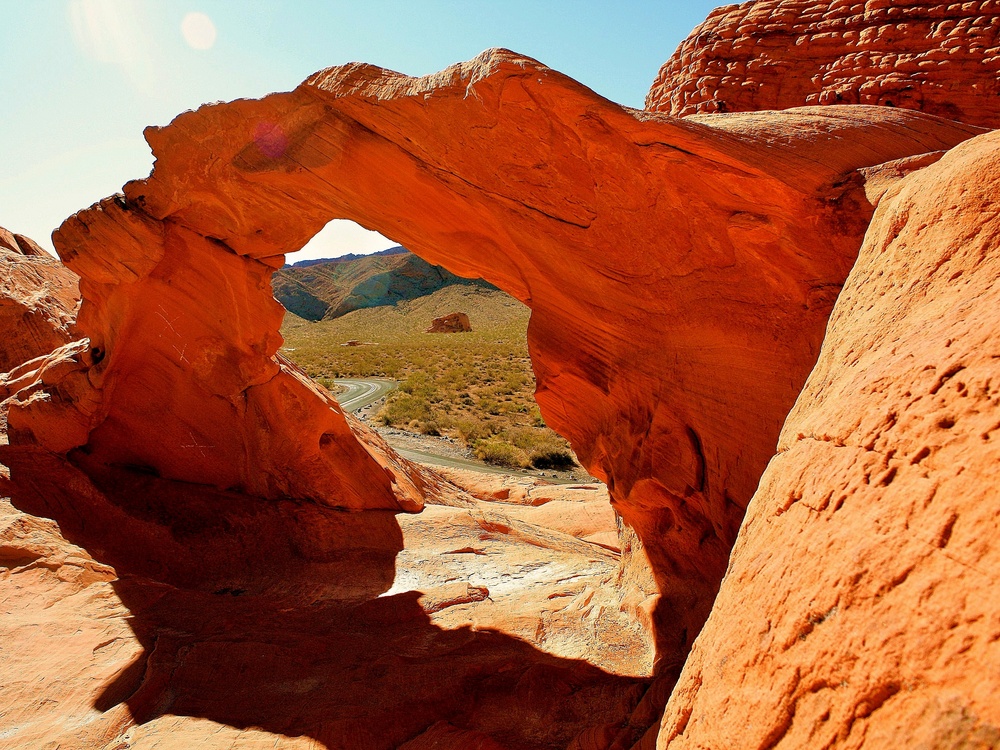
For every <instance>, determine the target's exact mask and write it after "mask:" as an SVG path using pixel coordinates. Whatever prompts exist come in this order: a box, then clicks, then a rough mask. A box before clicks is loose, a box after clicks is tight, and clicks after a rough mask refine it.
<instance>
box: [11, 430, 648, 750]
mask: <svg viewBox="0 0 1000 750" xmlns="http://www.w3.org/2000/svg"><path fill="white" fill-rule="evenodd" d="M4 455H5V456H6V458H7V460H8V461H9V462H10V463H11V469H12V473H13V474H14V476H15V477H16V481H14V482H10V481H7V480H6V478H5V476H4V475H2V474H0V498H4V499H0V611H3V612H4V613H5V614H4V617H2V618H0V644H3V646H2V648H3V654H4V658H2V659H0V706H2V707H3V714H2V717H0V727H2V731H3V746H4V748H10V749H11V750H37V749H38V748H44V747H50V746H51V747H55V746H56V745H58V746H59V747H60V748H68V749H72V750H93V749H94V748H103V749H105V750H124V748H125V747H128V748H133V750H153V749H154V748H166V747H169V748H195V747H197V748H209V749H210V750H214V749H218V750H227V749H228V748H232V747H239V748H261V749H262V750H263V749H264V748H267V749H268V750H273V748H279V749H280V750H291V749H293V748H294V749H295V750H303V749H305V748H309V749H310V750H315V749H316V748H320V747H322V748H338V749H341V750H395V749H396V748H398V747H400V746H406V747H413V748H425V750H426V749H427V748H442V747H445V748H448V747H453V748H462V749H463V750H464V749H465V748H475V747H479V748H482V750H497V748H500V749H501V750H524V749H528V748H530V749H531V750H548V749H549V748H557V747H567V746H568V745H570V743H572V742H574V740H575V738H577V737H578V736H580V735H581V734H584V735H588V734H590V733H591V730H592V729H593V728H594V727H599V728H600V730H601V732H603V733H611V734H612V736H613V737H614V738H620V741H621V743H622V744H623V746H624V747H629V746H631V744H632V743H633V742H634V741H635V740H636V739H637V737H638V736H639V735H641V734H642V733H644V732H646V731H647V730H648V727H650V726H651V725H653V724H655V723H656V720H657V715H656V712H655V710H654V711H650V710H649V706H650V702H651V701H657V700H659V696H660V695H661V694H662V693H663V690H662V688H661V689H659V690H658V691H656V692H653V693H652V694H650V691H648V690H647V686H648V685H649V679H648V676H649V671H650V667H651V663H652V660H651V653H652V652H651V650H650V649H649V648H648V641H647V639H646V638H644V637H643V633H642V631H641V628H639V627H638V626H637V624H636V623H635V622H634V620H632V618H630V617H628V616H627V615H626V614H624V613H622V612H620V611H619V608H618V605H617V596H616V592H615V588H614V586H613V585H610V584H611V582H612V581H613V580H614V579H615V577H616V576H617V574H618V570H617V559H616V557H617V556H616V555H615V554H614V553H612V552H610V551H609V550H606V549H603V548H602V547H600V546H598V545H594V544H589V543H587V542H584V541H581V540H579V539H575V538H574V537H572V536H569V535H567V534H565V533H562V532H560V531H558V530H555V529H550V528H546V527H544V526H541V525H538V524H533V523H530V522H524V521H520V520H518V519H517V518H514V517H512V516H510V515H508V513H507V512H506V510H507V505H506V504H503V503H496V502H490V503H483V502H478V501H475V500H473V499H471V498H469V497H468V496H459V495H455V496H453V497H451V498H450V499H451V500H452V502H454V503H455V505H453V506H436V505H435V506H428V507H427V508H426V509H425V510H424V512H423V513H420V514H402V515H398V516H397V515H396V514H395V513H392V512H389V511H383V510H366V511H360V512H355V513H344V512H342V511H338V510H335V509H331V508H329V507H324V506H322V505H319V504H314V503H302V502H293V501H287V500H286V501H274V500H263V499H259V498H258V499H254V498H250V497H247V496H245V495H241V496H237V495H235V494H233V493H229V492H224V491H220V490H213V489H211V488H207V487H204V486H198V485H193V484H188V483H181V482H176V481H172V480H165V479H160V478H156V477H153V476H151V475H148V474H147V475H141V474H138V473H136V472H134V471H131V470H127V469H116V468H106V467H101V466H98V465H92V464H87V465H85V466H84V468H85V469H86V470H87V473H84V471H83V470H81V468H78V467H75V466H73V465H72V464H70V463H69V462H68V461H66V460H65V459H63V458H60V457H56V456H53V455H52V454H46V453H40V452H38V451H37V450H36V449H34V448H24V447H22V448H17V447H13V448H8V449H7V450H6V451H5V454H4ZM84 463H86V460H84ZM7 495H11V496H12V499H13V503H14V505H13V506H12V505H11V504H10V503H9V502H8V501H7V500H6V499H5V498H6V496H7ZM140 501H141V502H140ZM511 507H514V508H518V507H521V506H511ZM41 517H53V518H58V519H59V525H58V526H57V525H56V524H55V523H53V522H51V521H47V520H42V518H41ZM68 539H71V540H73V541H74V542H76V544H74V543H72V542H70V541H67V540H68ZM77 544H78V545H80V546H77ZM95 558H100V559H101V560H102V561H103V562H97V560H96V559H95ZM657 684H660V683H657ZM660 705H662V703H661V704H660ZM406 743H411V744H409V745H407V744H406ZM449 743H450V744H449ZM587 747H589V746H587Z"/></svg>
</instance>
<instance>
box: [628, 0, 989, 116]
mask: <svg viewBox="0 0 1000 750" xmlns="http://www.w3.org/2000/svg"><path fill="white" fill-rule="evenodd" d="M810 104H876V105H882V106H889V107H903V108H905V109H915V110H920V111H922V112H929V113H931V114H935V115H939V116H940V117H945V118H947V119H950V120H961V121H962V122H968V123H972V124H975V125H981V126H984V127H989V128H995V127H998V126H1000V5H998V4H997V2H996V0H977V1H976V2H966V3H941V2H936V1H935V0H906V2H890V0H867V2H851V1H849V0H847V1H845V2H816V0H763V1H762V2H752V3H742V4H740V5H727V6H724V7H721V8H718V9H717V10H715V11H713V12H712V13H711V14H710V15H709V17H708V19H707V20H706V21H705V22H704V23H702V24H701V26H699V27H698V28H696V29H695V30H694V31H693V32H692V33H691V35H690V36H688V38H687V39H686V40H684V42H682V43H681V45H680V47H678V49H677V51H676V52H675V53H674V54H673V56H671V58H670V59H669V60H668V61H667V62H666V63H665V64H664V65H663V67H662V68H661V69H660V72H659V75H658V76H657V78H656V82H655V83H654V84H653V87H652V89H651V90H650V92H649V95H648V96H647V98H646V108H647V109H650V110H654V111H657V112H665V113H669V114H672V115H678V116H683V115H689V114H694V113H697V112H747V111H758V110H764V109H787V108H789V107H799V106H802V105H810Z"/></svg>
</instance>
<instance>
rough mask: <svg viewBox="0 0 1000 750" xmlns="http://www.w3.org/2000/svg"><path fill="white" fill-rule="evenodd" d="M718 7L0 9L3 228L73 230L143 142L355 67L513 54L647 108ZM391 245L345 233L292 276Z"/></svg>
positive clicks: (402, 67) (354, 230) (477, 4)
mask: <svg viewBox="0 0 1000 750" xmlns="http://www.w3.org/2000/svg"><path fill="white" fill-rule="evenodd" d="M718 4H719V3H717V2H714V0H685V1H683V2H680V1H674V0H645V1H643V2H639V1H637V0H636V1H633V2H629V1H628V0H618V1H617V2H611V0H574V1H572V2H569V1H567V2H564V1H563V0H533V1H525V2H522V1H520V0H503V1H499V0H493V1H491V2H485V1H481V0H464V1H458V0H454V1H449V0H409V1H408V2H407V1H405V0H401V1H399V2H377V1H376V0H349V1H347V2H341V1H340V0H325V1H322V0H312V1H310V0H296V1H293V0H271V1H270V2H264V0H184V1H181V0H0V107H2V110H0V226H3V227H6V228H7V229H10V230H12V231H14V232H20V233H22V234H26V235H28V236H29V237H32V238H33V239H35V240H37V241H38V242H39V243H41V244H42V245H44V246H46V247H49V248H51V240H50V237H49V235H50V234H51V232H52V230H53V229H55V228H56V227H57V226H58V225H59V224H60V223H61V222H62V220H63V219H64V218H66V217H67V216H69V215H70V214H72V213H73V212H75V211H77V210H79V209H81V208H85V207H87V206H89V205H90V204H91V203H93V202H95V201H97V200H100V199H101V198H103V197H105V196H107V195H111V194H112V193H115V192H118V191H119V190H120V189H121V186H122V185H123V184H124V183H125V182H127V181H128V180H130V179H135V178H140V177H145V176H146V175H147V174H149V171H150V169H151V167H152V161H153V159H152V155H151V153H150V151H149V148H148V147H147V146H146V142H145V141H144V140H143V137H142V130H143V128H144V127H145V126H147V125H163V124H166V123H168V122H169V121H170V120H171V119H172V118H173V117H174V116H175V115H177V114H178V113H180V112H182V111H184V110H186V109H193V108H195V107H197V106H198V105H200V104H202V103H204V102H211V101H218V100H231V99H235V98H239V97H259V96H263V95H264V94H267V93H269V92H271V91H288V90H290V89H292V88H294V87H295V86H296V85H297V84H298V83H299V82H301V81H302V80H303V79H304V78H306V77H307V76H308V75H309V74H311V73H313V72H315V71H317V70H320V69H322V68H325V67H329V66H331V65H339V64H342V63H346V62H351V61H355V60H360V61H365V62H371V63H375V64H377V65H381V66H383V67H386V68H391V69H393V70H398V71H400V72H403V73H407V74H409V75H423V74H426V73H431V72H434V71H437V70H441V69H442V68H445V67H447V66H448V65H450V64H452V63H455V62H459V61H461V60H467V59H469V58H471V57H474V56H475V55H477V54H479V53H480V52H481V51H483V50H484V49H487V48H489V47H507V48H510V49H513V50H515V51H517V52H521V53H523V54H527V55H530V56H531V57H534V58H536V59H538V60H540V61H541V62H543V63H545V64H546V65H548V66H550V67H553V68H555V69H557V70H560V71H562V72H563V73H566V74H568V75H570V76H572V77H574V78H576V79H577V80H579V81H581V82H582V83H584V84H586V85H587V86H589V87H590V88H592V89H594V90H595V91H597V92H598V93H599V94H602V95H603V96H606V97H608V98H609V99H612V100H614V101H617V102H620V103H622V104H627V105H629V106H633V107H641V106H642V104H643V99H644V98H645V95H646V91H647V90H648V89H649V87H650V84H651V83H652V82H653V78H654V77H655V75H656V72H657V70H658V69H659V67H660V65H661V64H662V63H663V62H664V61H665V60H666V59H667V57H669V56H670V54H671V53H672V52H673V51H674V49H675V48H676V46H677V45H678V44H679V43H680V41H681V40H682V39H683V38H684V37H685V36H687V34H688V33H689V32H690V31H691V30H692V29H693V28H694V27H695V26H696V25H697V24H698V23H700V22H701V21H702V20H703V19H704V18H705V16H706V15H707V14H708V12H709V10H711V8H713V7H715V6H716V5H718ZM392 244H394V243H392V242H390V241H388V240H386V239H385V238H383V237H381V236H380V235H376V234H375V233H374V232H367V231H365V230H363V229H361V228H360V227H357V226H356V225H350V224H349V222H336V223H335V224H331V225H330V226H329V227H328V228H327V229H326V230H324V231H323V232H322V233H321V234H320V235H318V236H317V237H316V238H315V239H314V240H313V242H311V243H310V245H309V247H308V248H307V250H305V251H303V252H302V253H299V254H296V255H295V256H294V257H293V258H292V260H301V259H303V258H305V257H331V256H335V255H340V254H343V253H348V252H370V251H373V250H379V249H382V248H385V247H389V246H390V245H392Z"/></svg>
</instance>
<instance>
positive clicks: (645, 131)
mask: <svg viewBox="0 0 1000 750" xmlns="http://www.w3.org/2000/svg"><path fill="white" fill-rule="evenodd" d="M977 132H979V131H978V130H977V129H975V128H971V127H967V126H963V125H960V124H958V123H952V122H945V121H942V120H938V119H935V118H933V117H929V116H925V115H921V114H920V113H915V112H907V111H900V110H895V109H886V108H876V107H850V108H848V107H845V108H837V109H836V110H831V109H818V108H817V109H801V110H793V111H789V112H784V113H781V114H780V115H776V114H775V113H758V114H748V115H716V116H699V117H694V118H689V119H687V120H676V119H671V118H668V117H665V116H661V115H656V114H652V113H649V112H639V111H635V110H630V109H628V108H624V107H621V106H619V105H616V104H614V103H612V102H609V101H607V100H605V99H603V98H601V97H599V96H597V95H596V94H594V93H593V92H592V91H590V90H589V89H587V88H585V87H584V86H582V85H580V84H579V83H577V82H575V81H573V80H571V79H569V78H567V77H566V76H563V75H561V74H559V73H557V72H555V71H553V70H551V69H548V68H546V67H544V66H543V65H541V64H539V63H537V62H536V61H534V60H531V59H529V58H525V57H522V56H519V55H516V54H514V53H511V52H508V51H504V50H493V51H489V52H486V53H484V54H483V55H481V56H480V57H478V58H476V59H475V60H472V61H470V62H468V63H463V64H460V65H457V66H454V67H452V68H449V69H447V70H445V71H443V72H441V73H438V74H435V75H432V76H427V77H424V78H409V77H406V76H403V75H400V74H398V73H393V72H390V71H386V70H383V69H380V68H376V67H373V66H369V65H360V64H356V65H348V66H343V67H339V68H331V69H329V70H326V71H322V72H320V73H318V74H316V75H315V76H313V77H311V78H309V79H308V80H307V81H305V82H304V83H303V84H302V85H301V86H299V87H298V88H297V89H295V90H294V91H292V92H289V93H282V94H273V95H270V96H267V97H265V98H263V99H260V100H240V101H235V102H231V103H228V104H214V105H206V106H204V107H201V108H200V109H198V110H197V111H195V112H187V113H184V114H182V115H180V116H179V117H177V118H176V119H175V120H174V121H173V122H172V123H171V124H170V125H169V126H166V127H164V128H150V129H148V130H147V132H146V137H147V140H148V141H149V143H150V145H151V146H152V148H153V151H154V154H155V156H156V165H155V168H154V171H153V174H152V175H151V176H150V177H149V178H148V179H145V180H140V181H136V182H132V183H129V184H128V185H126V186H125V191H124V195H123V196H116V197H113V198H109V199H106V200H104V201H102V202H101V203H99V204H97V205H95V206H93V207H92V208H90V209H87V210H85V211H82V212H80V213H79V214H77V215H76V216H74V217H72V218H70V219H69V220H67V222H66V223H64V224H63V226H62V227H61V228H60V229H59V230H58V231H57V233H56V235H55V237H54V240H55V243H56V246H57V248H58V250H59V252H60V254H61V256H62V257H63V259H64V260H65V262H66V264H67V265H68V266H69V267H70V268H71V269H72V270H73V271H75V272H76V273H77V274H79V275H80V277H81V287H80V288H81V293H82V296H83V304H82V307H81V311H80V316H79V327H80V330H81V331H82V332H83V333H84V334H85V335H86V336H88V337H89V347H86V348H84V347H82V346H79V345H78V346H76V348H69V349H64V350H61V351H60V352H57V353H56V354H55V355H53V357H51V358H50V360H49V361H48V362H47V363H46V364H45V366H44V367H43V369H42V371H41V373H40V374H39V376H38V378H37V379H36V380H35V382H34V384H33V385H30V386H28V387H26V388H25V389H23V390H22V392H21V393H20V394H18V396H17V397H16V398H15V401H14V402H13V403H12V405H11V408H10V417H9V421H10V426H11V441H12V442H13V443H18V442H20V443H26V444H37V445H41V446H43V447H45V448H47V449H49V450H52V451H56V452H66V451H70V450H74V449H79V450H83V451H85V452H87V453H88V454H89V461H91V462H97V463H105V464H124V465H130V466H138V467H141V468H142V469H143V470H146V471H151V472H154V473H157V474H159V475H161V476H164V477H169V478H173V479H180V480H185V481H189V482H199V483H204V484H210V485H215V486H219V487H223V488H234V489H238V490H241V491H244V492H247V493H250V494H254V495H257V496H262V497H270V498H284V497H290V498H295V499H300V500H311V501H315V502H319V503H323V504H328V505H333V506H336V507H344V508H354V509H360V508H396V509H405V510H416V509H419V507H420V506H421V503H422V501H423V500H422V499H423V498H424V497H426V496H427V495H428V494H433V493H434V492H435V481H436V480H435V478H434V476H433V475H432V474H430V473H428V472H425V471H423V470H421V469H420V468H419V467H416V466H414V465H411V464H409V463H407V462H406V461H403V460H402V459H400V458H399V457H397V456H395V454H394V453H393V452H392V451H391V450H390V449H388V447H387V446H385V445H383V444H381V443H380V442H379V441H378V439H377V437H376V436H374V435H372V434H370V433H368V432H366V431H365V430H363V429H362V428H361V427H360V426H359V425H358V424H356V423H353V422H351V421H350V419H349V418H348V417H346V416H345V415H343V414H342V413H341V412H340V410H339V408H338V407H337V406H336V404H335V403H334V402H333V401H332V399H330V398H329V396H328V395H327V394H325V393H324V392H322V390H321V389H318V388H317V387H316V386H314V385H313V384H311V383H310V382H309V380H308V378H306V377H304V375H302V374H301V373H299V372H297V370H296V368H295V367H294V365H292V364H291V363H289V362H287V361H285V360H283V359H282V358H281V357H280V356H279V355H277V350H278V347H279V346H280V336H279V334H278V327H279V324H280V320H281V309H280V306H278V305H277V303H276V302H275V301H274V300H273V298H272V297H271V294H270V288H269V279H270V275H271V273H272V271H273V269H274V268H276V267H278V266H280V265H281V263H282V262H283V255H284V254H285V253H287V252H291V251H294V250H297V249H298V248H299V247H301V246H302V245H303V244H304V243H305V242H306V241H307V240H308V239H309V237H311V236H312V235H313V234H314V233H315V232H317V231H319V229H320V228H322V227H323V226H324V225H325V224H326V223H327V222H328V221H329V220H330V219H332V218H347V219H352V220H354V221H357V222H358V223H360V224H362V225H363V226H365V227H367V228H370V229H374V230H377V231H379V232H381V233H382V234H384V235H386V236H387V237H391V238H392V239H393V240H395V241H398V242H400V243H401V244H404V245H406V246H407V247H408V248H410V249H411V250H413V251H414V252H416V253H417V254H419V255H421V256H422V257H424V258H425V259H426V260H428V261H431V262H433V263H436V264H440V265H443V266H445V267H447V268H448V269H449V270H451V271H453V272H455V273H459V274H462V275H469V276H482V277H484V278H486V279H487V280H488V281H490V282H492V283H493V284H496V285H497V286H499V287H501V288H502V289H504V290H506V291H507V292H509V293H511V294H512V295H514V296H516V297H517V298H519V299H520V300H522V301H523V302H525V303H526V304H528V305H529V306H530V307H531V309H532V319H531V324H530V328H529V347H530V350H531V355H532V361H533V364H534V368H535V372H536V375H537V379H538V393H537V398H538V402H539V405H540V407H541V409H542V412H543V414H544V416H545V418H546V420H547V421H548V423H549V424H550V425H551V426H553V427H554V428H555V429H556V430H558V431H559V432H561V433H562V434H563V435H565V436H566V437H567V438H569V439H570V441H571V442H572V444H573V446H574V448H575V450H576V451H577V453H578V455H579V456H580V457H581V459H582V461H583V462H584V464H585V466H586V467H587V468H588V469H589V470H590V471H591V472H592V473H594V474H595V475H596V476H598V477H600V478H602V479H604V480H606V481H607V483H608V485H609V487H610V489H611V494H612V498H613V503H614V505H615V507H616V509H617V510H618V512H619V513H620V515H621V516H622V518H623V519H624V520H625V522H626V523H627V524H628V526H629V527H630V528H631V529H633V530H634V532H635V533H634V534H632V535H630V536H629V544H627V545H626V555H625V558H626V564H625V566H624V568H623V571H622V578H623V583H624V584H626V587H627V588H630V589H635V590H638V591H640V592H643V591H644V592H646V593H648V594H649V595H650V596H649V598H648V599H646V600H645V601H643V596H642V595H641V594H639V595H636V596H634V597H633V598H632V599H631V600H630V602H629V603H630V604H631V605H633V606H635V607H636V608H637V610H638V611H640V612H642V611H645V612H648V613H649V614H650V616H651V618H652V621H653V623H654V628H655V630H656V634H657V640H658V646H659V651H660V656H661V659H662V660H663V661H662V663H663V664H664V665H674V664H677V663H679V661H680V659H681V658H682V657H683V654H684V653H686V651H687V649H688V648H689V646H690V643H691V641H692V640H693V638H694V636H695V634H696V633H697V631H698V629H699V628H700V627H701V624H702V623H703V622H704V620H705V618H706V616H707V615H708V612H709V609H710V607H711V603H712V600H713V598H714V595H715V592H716V590H717V588H718V584H719V581H720V580H721V578H722V575H723V573H724V571H725V569H726V564H727V559H728V554H729V550H730V548H731V546H732V544H733V542H734V540H735V536H736V532H737V530H738V528H739V524H740V521H741V519H742V516H743V512H744V509H745V507H746V504H747V503H748V501H749V499H750V497H751V495H752V494H753V492H754V489H755V488H756V485H757V482H758V479H759V478H760V476H761V473H762V472H763V470H764V467H765V465H766V464H767V462H768V460H769V459H770V457H771V455H772V454H773V452H774V449H775V445H776V442H777V437H778V432H779V429H780V427H781V424H782V422H783V420H784V418H785V415H786V414H787V413H788V410H789V409H790V407H791V406H792V403H793V402H794V400H795V398H796V396H797V394H798V393H799V391H800V389H801V387H802V384H803V383H804V382H805V379H806V376H807V375H808V374H809V371H810V369H811V368H812V365H813V363H814V361H815V359H816V357H817V355H818V352H819V347H820V343H821V341H822V337H823V332H824V327H825V324H826V320H827V317H828V316H829V313H830V310H831V307H832V304H833V301H834V300H835V298H836V295H837V292H838V291H839V288H840V286H841V285H842V284H843V282H844V279H845V278H846V276H847V274H848V272H849V270H850V268H851V265H852V263H853V261H854V258H855V256H856V253H857V251H858V248H859V247H860V245H861V240H862V237H863V235H864V232H865V229H866V227H867V224H868V221H869V219H870V216H871V212H872V205H871V202H872V201H871V200H870V199H869V197H868V196H866V193H865V190H864V188H865V184H864V183H865V180H864V178H863V176H862V175H861V173H860V172H859V171H858V170H859V169H861V168H864V167H868V166H872V165H877V164H881V163H883V162H887V161H890V160H895V159H902V158H905V157H909V156H911V155H914V154H924V153H927V152H937V151H940V150H943V149H947V148H949V147H951V146H952V145H954V144H956V143H958V142H960V141H962V140H964V139H966V138H969V137H971V136H972V135H974V134H975V133H977ZM650 571H651V573H652V575H651V576H650V575H649V573H650Z"/></svg>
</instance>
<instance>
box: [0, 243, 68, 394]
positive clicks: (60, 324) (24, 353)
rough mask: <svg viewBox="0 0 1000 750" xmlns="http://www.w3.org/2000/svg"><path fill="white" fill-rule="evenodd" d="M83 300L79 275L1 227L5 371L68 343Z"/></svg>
mask: <svg viewBox="0 0 1000 750" xmlns="http://www.w3.org/2000/svg"><path fill="white" fill-rule="evenodd" d="M79 299H80V291H79V287H78V279H77V276H76V274H74V273H73V272H72V271H70V270H69V269H67V268H66V267H65V266H63V264H62V263H60V262H59V261H58V260H57V259H56V258H53V257H52V256H51V255H49V254H48V253H46V252H45V251H44V250H43V249H42V248H41V247H39V246H38V245H37V244H36V243H35V242H34V241H33V240H31V239H29V238H27V237H25V236H24V235H21V234H13V233H11V232H8V231H7V230H6V229H3V228H2V227H0V373H5V372H8V371H9V370H13V369H14V368H15V367H17V366H18V365H21V364H23V363H25V362H27V361H29V360H32V359H34V358H36V357H40V356H42V355H44V354H48V353H49V352H51V351H52V350H53V349H57V348H59V347H60V346H63V345H64V344H67V343H69V342H70V341H71V340H72V339H73V337H74V336H75V331H74V328H73V321H74V319H75V317H76V308H77V304H78V302H79ZM0 400H2V399H0Z"/></svg>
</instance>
